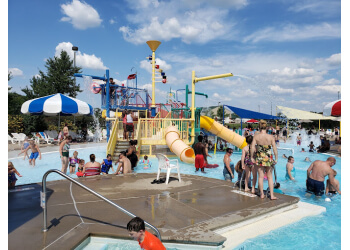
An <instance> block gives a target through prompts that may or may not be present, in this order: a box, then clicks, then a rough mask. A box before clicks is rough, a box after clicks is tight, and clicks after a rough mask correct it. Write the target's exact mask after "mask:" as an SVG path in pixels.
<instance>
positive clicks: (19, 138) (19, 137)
mask: <svg viewBox="0 0 350 250" xmlns="http://www.w3.org/2000/svg"><path fill="white" fill-rule="evenodd" d="M11 135H12V136H13V139H14V140H15V141H17V142H18V144H21V142H22V141H24V139H25V138H26V135H25V134H23V133H21V134H18V133H11Z"/></svg>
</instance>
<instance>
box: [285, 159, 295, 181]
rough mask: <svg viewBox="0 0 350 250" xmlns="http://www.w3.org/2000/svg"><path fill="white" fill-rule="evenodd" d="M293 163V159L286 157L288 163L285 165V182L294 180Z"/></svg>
mask: <svg viewBox="0 0 350 250" xmlns="http://www.w3.org/2000/svg"><path fill="white" fill-rule="evenodd" d="M293 163H294V157H293V156H289V157H288V162H287V165H286V180H292V181H294V180H295V167H294V165H293Z"/></svg>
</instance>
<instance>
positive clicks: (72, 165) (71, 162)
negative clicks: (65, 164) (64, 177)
mask: <svg viewBox="0 0 350 250" xmlns="http://www.w3.org/2000/svg"><path fill="white" fill-rule="evenodd" d="M77 163H79V159H78V152H77V151H74V153H73V156H72V157H69V173H70V174H74V173H75V166H76V164H77Z"/></svg>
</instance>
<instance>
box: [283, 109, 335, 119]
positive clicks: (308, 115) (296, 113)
mask: <svg viewBox="0 0 350 250" xmlns="http://www.w3.org/2000/svg"><path fill="white" fill-rule="evenodd" d="M277 108H278V109H279V110H280V111H281V112H282V114H284V115H285V116H286V117H287V118H288V119H298V120H333V118H332V117H326V116H323V115H320V114H316V113H312V112H308V111H303V110H300V109H293V108H287V107H282V106H277Z"/></svg>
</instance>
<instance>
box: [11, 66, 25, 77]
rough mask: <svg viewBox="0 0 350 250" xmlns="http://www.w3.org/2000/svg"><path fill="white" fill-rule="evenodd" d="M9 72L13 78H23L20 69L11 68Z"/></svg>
mask: <svg viewBox="0 0 350 250" xmlns="http://www.w3.org/2000/svg"><path fill="white" fill-rule="evenodd" d="M8 72H9V73H10V72H11V76H23V71H22V70H20V69H18V68H9V69H8Z"/></svg>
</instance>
